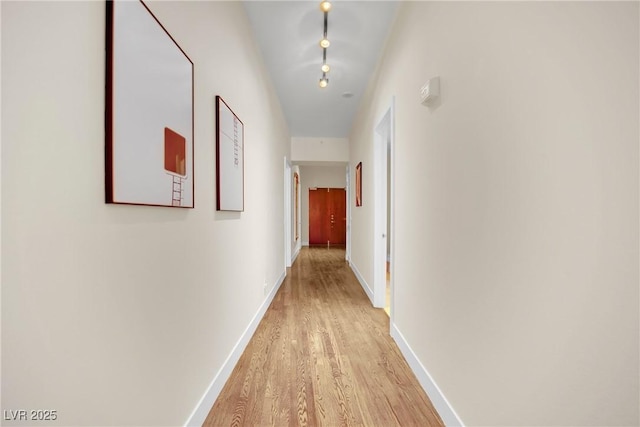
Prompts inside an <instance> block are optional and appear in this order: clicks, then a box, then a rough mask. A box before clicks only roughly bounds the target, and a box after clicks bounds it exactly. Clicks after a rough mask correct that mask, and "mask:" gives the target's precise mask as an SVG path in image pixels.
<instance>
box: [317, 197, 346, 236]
mask: <svg viewBox="0 0 640 427" xmlns="http://www.w3.org/2000/svg"><path fill="white" fill-rule="evenodd" d="M346 197H347V194H346V191H345V189H344V188H316V189H309V244H310V245H344V244H345V243H346V241H347V238H346V234H347V233H346V230H347V198H346Z"/></svg>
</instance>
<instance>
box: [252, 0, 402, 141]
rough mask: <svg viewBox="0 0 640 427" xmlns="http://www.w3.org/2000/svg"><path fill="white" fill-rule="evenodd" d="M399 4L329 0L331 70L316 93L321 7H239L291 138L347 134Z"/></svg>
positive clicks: (304, 1) (308, 0) (306, 2)
mask: <svg viewBox="0 0 640 427" xmlns="http://www.w3.org/2000/svg"><path fill="white" fill-rule="evenodd" d="M397 5H398V3H397V2H396V1H343V0H337V1H332V8H331V11H330V12H329V26H328V31H327V38H328V39H329V41H330V42H331V46H330V47H329V48H328V49H327V64H329V65H330V66H331V71H330V72H329V73H328V78H329V85H328V86H327V87H326V88H324V89H323V88H320V87H319V86H318V82H319V80H320V78H321V77H322V71H321V70H320V66H321V65H322V48H321V47H320V46H319V42H320V39H321V38H322V35H323V22H324V15H323V13H322V11H320V0H317V1H313V0H298V1H245V2H244V7H245V10H246V11H247V15H248V16H249V21H250V22H251V26H252V29H253V32H254V36H255V39H256V42H257V44H258V46H259V47H260V50H261V52H262V55H263V57H264V61H265V63H266V66H267V69H268V71H269V73H270V75H271V79H272V81H273V83H274V85H275V88H276V92H277V95H278V98H279V99H280V104H281V106H282V109H283V111H284V115H285V117H286V120H287V124H288V125H289V131H290V133H291V136H292V137H327V138H332V137H333V138H345V137H347V136H348V135H349V132H350V130H351V124H352V122H353V118H354V115H355V113H356V110H357V108H358V106H359V104H360V100H361V98H362V94H363V92H364V91H365V89H366V87H367V84H368V82H369V79H370V77H371V74H372V73H373V71H374V68H375V66H376V63H377V61H378V58H379V56H380V54H381V50H382V47H383V44H384V41H385V39H386V37H387V33H388V32H389V28H390V26H391V23H392V21H393V18H394V16H395V11H396V7H397ZM345 94H347V96H348V94H352V95H353V96H351V97H345V96H344V95H345Z"/></svg>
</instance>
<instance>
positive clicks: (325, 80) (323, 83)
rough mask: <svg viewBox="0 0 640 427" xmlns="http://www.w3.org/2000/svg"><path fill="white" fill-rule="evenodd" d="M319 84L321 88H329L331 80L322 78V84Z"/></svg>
mask: <svg viewBox="0 0 640 427" xmlns="http://www.w3.org/2000/svg"><path fill="white" fill-rule="evenodd" d="M318 84H319V85H320V87H327V85H328V84H329V79H325V78H322V79H320V83H318Z"/></svg>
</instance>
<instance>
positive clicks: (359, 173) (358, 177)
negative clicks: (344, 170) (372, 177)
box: [356, 162, 362, 207]
mask: <svg viewBox="0 0 640 427" xmlns="http://www.w3.org/2000/svg"><path fill="white" fill-rule="evenodd" d="M360 206H362V162H360V163H358V164H357V165H356V207H360Z"/></svg>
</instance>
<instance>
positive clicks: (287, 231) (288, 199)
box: [283, 156, 293, 275]
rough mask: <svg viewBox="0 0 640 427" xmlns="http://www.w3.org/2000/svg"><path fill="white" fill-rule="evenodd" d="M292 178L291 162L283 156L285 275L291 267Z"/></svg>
mask: <svg viewBox="0 0 640 427" xmlns="http://www.w3.org/2000/svg"><path fill="white" fill-rule="evenodd" d="M292 180H293V175H292V173H291V163H289V160H288V159H287V156H284V215H283V217H284V271H285V275H286V272H287V267H291V244H292V241H293V239H292V238H291V228H292V224H293V222H292V215H293V213H292V211H293V209H292V198H293V197H292V196H293V192H292V190H291V187H292V185H291V181H292Z"/></svg>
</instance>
